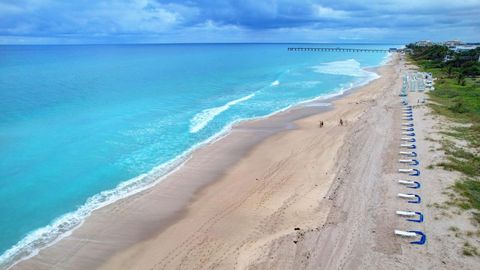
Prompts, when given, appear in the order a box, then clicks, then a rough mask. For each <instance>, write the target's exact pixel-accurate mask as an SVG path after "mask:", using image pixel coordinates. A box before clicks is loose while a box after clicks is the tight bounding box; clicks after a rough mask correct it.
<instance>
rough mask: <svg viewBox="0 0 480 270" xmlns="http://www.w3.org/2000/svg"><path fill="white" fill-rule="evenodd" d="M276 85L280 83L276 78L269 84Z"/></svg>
mask: <svg viewBox="0 0 480 270" xmlns="http://www.w3.org/2000/svg"><path fill="white" fill-rule="evenodd" d="M278 85H280V82H279V81H278V80H275V81H274V82H272V83H271V84H270V86H278Z"/></svg>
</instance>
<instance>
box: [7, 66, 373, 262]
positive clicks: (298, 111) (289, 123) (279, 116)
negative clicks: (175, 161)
mask: <svg viewBox="0 0 480 270" xmlns="http://www.w3.org/2000/svg"><path fill="white" fill-rule="evenodd" d="M381 68H382V67H380V69H381ZM377 69H378V68H377ZM376 80H378V78H376V79H373V80H370V81H369V82H368V83H366V84H364V85H362V86H358V87H353V88H352V89H349V90H347V91H345V92H344V93H342V94H340V95H338V96H335V97H332V98H327V99H322V98H317V99H315V100H312V101H308V102H303V103H300V104H297V105H294V106H292V107H290V108H287V109H285V110H283V111H280V112H276V113H272V115H268V116H265V117H262V118H257V119H248V120H243V121H242V122H241V123H239V124H235V125H234V126H233V127H232V128H231V131H229V132H226V134H225V135H221V136H219V137H218V138H214V139H213V140H212V141H211V142H207V143H205V144H204V145H202V146H200V147H198V148H197V149H194V150H193V151H192V153H189V154H188V156H191V157H192V158H193V157H194V156H200V155H202V154H201V153H202V152H209V149H205V148H209V147H212V146H213V145H215V144H217V143H219V142H220V141H224V140H227V141H232V140H233V141H235V140H237V139H232V138H228V137H231V136H233V135H232V134H236V135H235V136H237V137H239V138H240V140H242V139H243V140H244V141H243V142H242V143H243V144H239V145H237V147H234V149H233V150H234V152H235V154H234V155H233V156H231V155H229V156H228V157H225V156H224V158H226V159H225V160H223V161H222V162H219V163H220V164H218V163H217V164H215V166H216V167H219V168H217V169H209V170H207V171H208V172H203V173H207V174H209V177H208V180H205V179H203V180H202V182H201V183H198V182H197V183H195V182H190V183H189V184H192V183H194V187H183V188H184V189H190V190H189V191H188V192H186V191H185V190H181V191H180V192H179V193H177V195H179V198H176V202H178V201H183V203H181V204H179V205H177V206H176V207H174V209H165V210H164V211H162V213H161V214H160V215H161V216H162V218H160V220H158V219H155V218H154V219H153V220H148V221H149V222H153V223H155V226H153V227H148V226H147V227H145V228H143V229H142V230H141V231H142V234H143V235H142V236H141V237H139V236H138V235H135V236H129V237H127V241H122V242H123V243H122V244H121V245H122V246H125V247H127V246H130V245H132V244H133V243H138V242H142V241H145V240H147V239H149V238H150V237H151V236H152V235H154V234H156V233H158V227H165V228H168V227H169V226H170V225H171V224H174V223H175V221H177V220H179V219H181V218H182V217H183V215H184V214H185V213H184V212H185V207H187V206H188V205H189V204H190V203H191V201H194V200H195V199H192V198H195V197H197V193H201V192H202V190H203V189H205V188H208V186H209V185H212V184H215V183H216V182H217V181H219V180H218V179H220V178H222V176H223V175H224V174H225V173H226V172H227V171H228V170H229V169H230V168H231V167H232V166H234V165H235V164H236V163H238V162H239V161H240V160H241V159H242V158H243V157H244V156H246V155H247V154H248V153H249V152H250V151H251V150H252V149H253V148H255V147H257V145H259V144H261V143H262V142H263V141H264V140H267V139H269V138H270V137H272V136H274V135H276V134H281V133H283V132H288V131H292V130H295V129H296V127H295V124H296V123H295V122H296V121H301V120H302V119H304V118H308V117H312V116H314V115H318V114H320V116H321V114H322V113H325V112H328V111H331V110H334V109H335V106H309V105H307V104H309V103H316V102H318V101H319V100H321V101H323V102H334V103H335V101H338V100H342V99H344V98H346V97H348V96H349V95H352V94H354V93H357V91H358V90H359V89H362V88H364V87H366V86H368V85H370V84H371V83H372V82H375V81H376ZM242 133H245V134H248V133H252V134H255V135H257V136H256V138H255V139H253V140H252V139H251V138H245V137H246V135H244V134H242ZM252 134H248V135H249V136H250V135H252ZM247 141H248V142H247ZM235 143H236V144H238V143H239V142H238V140H237V141H236V142H223V144H227V145H228V144H230V145H231V144H235ZM230 150H231V149H230ZM217 151H221V149H219V150H217ZM198 152H200V153H198ZM200 159H201V158H200ZM188 162H190V158H187V159H186V160H185V161H182V162H180V163H179V164H180V165H179V168H176V169H173V170H171V171H170V172H168V173H167V174H166V176H165V177H166V178H167V179H164V180H162V181H160V182H158V183H156V184H155V186H154V187H150V188H149V189H147V190H143V191H140V192H139V193H137V194H134V195H131V196H129V197H126V198H122V199H120V200H118V201H116V202H114V203H112V204H110V205H107V206H104V207H102V208H100V209H97V210H95V211H94V212H93V213H92V214H91V216H89V217H88V218H87V220H86V221H85V223H84V224H83V225H82V226H80V227H79V228H76V229H75V230H74V232H73V233H72V235H71V236H67V237H66V238H64V239H61V240H59V242H58V243H56V244H55V245H53V246H50V247H47V248H45V249H42V250H41V251H40V253H39V255H37V257H38V256H40V257H43V256H47V257H48V255H43V254H42V253H48V252H45V251H47V250H53V254H54V255H55V254H57V256H59V255H58V254H59V253H62V252H61V250H64V249H67V250H68V248H67V247H68V246H74V247H73V248H72V250H74V249H79V248H82V249H85V246H86V245H87V244H86V242H88V241H86V242H82V243H74V244H68V242H75V241H71V240H72V239H75V238H78V239H83V240H85V239H91V238H94V237H93V235H94V234H92V233H91V232H90V233H89V232H88V230H89V229H88V228H89V227H90V226H91V227H96V226H97V227H98V225H99V224H100V225H104V221H98V220H101V219H102V218H101V217H100V216H101V215H102V214H103V215H105V216H109V215H110V214H111V213H110V212H111V211H113V210H115V209H116V208H117V205H118V208H119V207H122V204H128V202H127V203H126V202H124V201H130V202H131V201H135V200H136V199H137V198H139V197H142V196H146V195H147V194H149V193H152V192H153V191H152V189H157V188H158V186H165V187H166V188H167V189H168V188H175V187H174V186H175V185H178V184H180V183H173V182H174V181H173V180H168V178H172V176H171V175H170V174H182V173H181V172H179V170H182V169H183V166H188V165H187V163H188ZM187 170H188V169H187ZM173 178H174V177H173ZM164 182H168V183H165V184H163V183H164ZM184 182H188V181H184ZM164 195H165V194H164ZM90 219H97V221H90V222H89V220H90ZM159 221H161V222H160V223H162V224H163V225H158V222H159ZM87 223H90V224H87ZM91 223H94V224H91ZM77 230H78V231H79V232H77ZM92 230H93V229H92ZM84 231H85V232H84ZM93 231H94V230H93ZM145 231H148V232H149V233H145ZM83 240H82V241H83ZM124 240H125V239H124ZM62 242H63V243H62ZM57 245H58V246H57ZM56 246H57V247H56ZM122 249H124V248H119V247H118V246H117V247H116V248H115V250H116V251H118V250H122ZM55 250H56V251H55ZM106 253H108V254H109V255H112V254H116V253H117V252H112V250H109V251H107V252H106ZM105 255H107V254H105ZM54 257H55V256H54ZM107 257H110V256H108V255H107ZM29 261H36V260H35V257H33V258H30V259H27V260H25V261H20V262H19V263H17V265H19V264H22V265H23V264H26V265H27V266H28V265H30V263H28V262H29ZM40 261H43V263H45V261H48V259H47V260H45V259H40ZM52 263H53V262H52ZM98 263H99V262H98V261H97V262H96V263H95V265H99V264H98ZM34 264H35V263H34ZM67 265H68V264H67ZM76 265H77V264H76ZM37 266H38V265H37ZM13 268H14V269H15V268H16V267H13ZM27 269H28V267H27Z"/></svg>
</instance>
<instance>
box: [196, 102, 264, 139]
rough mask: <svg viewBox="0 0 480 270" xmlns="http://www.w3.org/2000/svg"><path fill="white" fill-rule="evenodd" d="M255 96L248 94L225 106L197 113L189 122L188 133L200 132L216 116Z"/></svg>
mask: <svg viewBox="0 0 480 270" xmlns="http://www.w3.org/2000/svg"><path fill="white" fill-rule="evenodd" d="M254 96H255V93H253V94H250V95H248V96H244V97H241V98H239V99H235V100H232V101H229V102H228V103H226V104H225V105H222V106H219V107H214V108H209V109H205V110H203V111H201V112H199V113H197V114H196V115H195V116H194V117H193V118H192V119H191V120H190V133H197V132H199V131H200V130H202V129H203V128H204V127H205V126H206V125H207V124H208V123H210V121H212V120H213V119H214V118H215V117H216V116H217V115H219V114H221V113H222V112H224V111H226V110H228V109H229V108H230V107H232V106H233V105H235V104H238V103H240V102H243V101H246V100H249V99H251V98H252V97H254Z"/></svg>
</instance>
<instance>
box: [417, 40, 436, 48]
mask: <svg viewBox="0 0 480 270" xmlns="http://www.w3.org/2000/svg"><path fill="white" fill-rule="evenodd" d="M415 45H417V46H421V47H426V46H432V45H433V43H432V42H431V41H430V40H420V41H417V42H415Z"/></svg>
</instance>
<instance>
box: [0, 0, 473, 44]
mask: <svg viewBox="0 0 480 270" xmlns="http://www.w3.org/2000/svg"><path fill="white" fill-rule="evenodd" d="M478 14H480V0H464V1H447V0H436V1H433V0H422V1H418V0H416V1H408V0H371V1H358V0H357V1H356V0H337V1H334V2H332V1H326V0H262V1H260V0H243V1H238V0H188V1H180V0H77V1H73V0H72V1H55V0H2V2H1V3H0V42H4V43H5V42H7V43H8V42H11V41H12V40H23V41H24V42H28V41H29V40H36V41H45V42H50V41H51V42H59V43H71V42H80V43H82V42H84V43H89V42H102V43H103V42H106V43H116V42H122V43H123V42H202V41H207V40H208V41H209V42H215V41H226V40H227V41H230V40H231V41H243V42H248V41H266V42H267V41H268V42H274V41H282V42H286V41H317V42H335V41H345V40H352V41H362V42H365V41H372V42H390V41H399V42H403V41H411V40H415V39H423V38H430V39H434V40H436V39H449V38H461V39H467V40H478V39H479V38H480V22H479V20H478ZM62 40H63V41H62Z"/></svg>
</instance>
